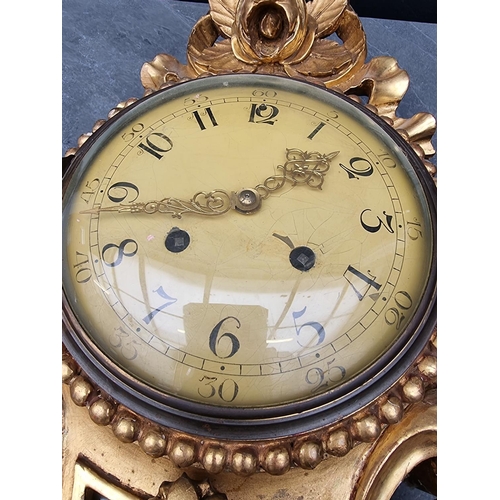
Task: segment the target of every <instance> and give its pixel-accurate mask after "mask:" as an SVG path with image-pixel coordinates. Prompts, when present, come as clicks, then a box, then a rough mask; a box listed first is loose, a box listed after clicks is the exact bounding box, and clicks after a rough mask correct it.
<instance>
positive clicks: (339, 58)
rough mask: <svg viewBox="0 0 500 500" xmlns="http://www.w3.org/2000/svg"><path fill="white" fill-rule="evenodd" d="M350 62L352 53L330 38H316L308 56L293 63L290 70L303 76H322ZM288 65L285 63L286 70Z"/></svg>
mask: <svg viewBox="0 0 500 500" xmlns="http://www.w3.org/2000/svg"><path fill="white" fill-rule="evenodd" d="M351 64H352V54H351V53H350V52H349V51H348V50H346V49H345V47H343V46H342V45H339V44H338V43H337V42H334V41H332V40H316V41H315V42H314V45H313V47H312V50H311V53H310V54H309V56H308V57H307V58H306V59H305V60H304V61H303V62H301V63H298V64H293V65H292V67H291V71H293V72H295V71H296V72H298V73H300V74H301V75H304V76H313V77H323V76H330V75H331V74H332V73H339V72H341V71H342V70H343V69H344V68H346V67H348V66H350V65H351ZM288 68H289V66H288V65H287V72H288Z"/></svg>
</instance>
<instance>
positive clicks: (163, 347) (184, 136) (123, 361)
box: [63, 75, 435, 415]
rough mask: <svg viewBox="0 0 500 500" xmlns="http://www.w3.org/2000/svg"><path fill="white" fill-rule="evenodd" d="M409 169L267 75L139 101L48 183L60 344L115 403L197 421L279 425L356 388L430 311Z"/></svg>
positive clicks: (313, 92) (345, 112)
mask: <svg viewBox="0 0 500 500" xmlns="http://www.w3.org/2000/svg"><path fill="white" fill-rule="evenodd" d="M417 163H418V160H417V158H416V156H415V155H414V154H413V152H412V151H411V150H410V148H409V147H407V146H406V145H405V143H404V141H402V140H400V139H399V138H398V136H397V134H396V133H394V132H393V131H392V129H391V130H390V129H389V127H385V126H384V124H382V123H381V120H379V119H376V117H374V116H373V115H371V114H369V113H367V112H366V111H365V110H364V109H361V106H357V105H354V104H352V103H351V102H350V101H349V100H348V99H346V98H345V97H342V96H338V95H336V94H334V93H332V92H330V91H326V90H324V89H322V88H319V87H316V86H313V85H310V84H306V83H301V82H298V81H293V80H289V79H286V78H280V77H272V76H266V75H264V76H257V75H230V76H217V77H209V78H204V79H199V80H194V81H190V82H186V83H182V84H178V85H176V86H173V87H171V88H168V89H166V90H163V91H160V92H158V93H156V94H154V95H152V96H150V97H148V98H145V99H143V100H142V101H140V102H139V103H137V104H135V105H132V106H131V107H130V108H127V109H125V110H124V111H122V112H121V113H119V115H118V116H117V117H115V119H113V120H111V121H110V122H108V123H107V124H106V126H104V127H103V128H102V131H100V133H98V134H95V137H94V136H93V137H91V139H90V140H89V141H88V143H87V144H86V145H85V146H84V147H82V148H81V150H80V151H79V153H78V154H77V156H76V158H75V160H74V161H73V164H72V167H71V169H70V171H69V172H68V175H67V180H66V187H65V192H64V198H63V291H64V296H65V301H66V321H67V324H68V325H71V327H70V328H69V333H68V335H69V338H71V342H70V343H71V344H72V345H76V346H78V348H77V349H76V350H78V352H79V359H82V358H85V359H91V363H90V365H91V366H94V367H97V371H98V372H100V373H101V372H102V373H103V374H105V375H103V377H104V376H112V377H114V378H115V379H116V380H117V381H119V384H121V386H122V387H125V388H126V389H127V390H129V392H132V391H135V392H142V393H147V394H148V396H150V397H152V398H153V399H156V400H158V401H161V400H163V401H168V404H172V405H173V406H176V405H178V406H179V407H189V408H194V409H195V410H194V411H195V412H198V413H203V412H206V413H207V414H209V413H210V412H212V411H215V412H217V411H218V410H217V409H219V411H220V410H222V413H223V414H224V412H231V411H239V412H241V414H242V415H245V411H246V410H248V411H250V410H252V411H255V410H256V409H257V412H258V410H259V409H262V410H263V411H264V410H265V409H268V410H269V409H271V411H274V412H275V413H276V414H280V412H281V413H283V414H284V413H287V412H288V413H290V411H292V410H291V409H293V408H294V405H305V406H304V408H306V407H308V408H313V407H315V406H317V405H320V404H321V405H324V404H325V403H328V402H332V401H335V400H336V399H338V398H347V397H349V394H355V393H356V391H358V392H359V391H360V390H362V389H363V388H364V387H365V386H367V385H370V384H372V385H373V384H374V383H375V381H376V380H377V379H378V378H380V377H382V376H383V375H384V374H385V373H387V372H388V371H389V370H390V369H391V367H392V366H393V365H395V364H396V362H397V361H398V360H399V359H400V357H402V356H403V355H404V353H405V352H406V351H407V350H408V349H409V348H410V346H411V345H412V343H413V342H414V339H415V338H416V337H417V336H418V335H420V334H421V330H422V328H423V325H424V323H425V321H426V318H427V317H428V315H429V311H430V309H431V302H432V297H433V294H434V287H435V283H434V278H433V276H434V272H435V269H434V267H435V241H434V240H435V236H434V232H435V214H434V203H433V200H432V197H433V193H432V186H431V185H430V184H431V183H430V182H428V181H427V179H426V177H427V174H426V173H425V172H423V173H422V171H420V170H418V168H420V169H422V170H423V168H422V167H421V166H420V167H418V168H417V169H415V167H414V165H415V164H417ZM247 207H249V208H247ZM82 353H83V354H82ZM183 405H187V406H183ZM228 414H230V413H228Z"/></svg>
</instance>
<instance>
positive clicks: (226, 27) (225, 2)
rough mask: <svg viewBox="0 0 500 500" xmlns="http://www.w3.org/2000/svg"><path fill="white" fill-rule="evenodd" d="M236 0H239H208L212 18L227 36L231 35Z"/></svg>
mask: <svg viewBox="0 0 500 500" xmlns="http://www.w3.org/2000/svg"><path fill="white" fill-rule="evenodd" d="M238 1H239V0H215V1H214V0H208V3H209V5H210V14H211V16H212V19H213V20H214V22H215V24H217V26H218V27H219V29H220V30H221V31H222V33H223V34H224V35H225V36H226V37H227V38H230V37H231V31H232V28H233V24H234V19H235V17H236V7H237V5H238Z"/></svg>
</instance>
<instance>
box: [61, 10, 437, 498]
mask: <svg viewBox="0 0 500 500" xmlns="http://www.w3.org/2000/svg"><path fill="white" fill-rule="evenodd" d="M209 4H210V13H209V14H207V15H206V16H204V17H202V18H201V19H200V20H199V21H198V22H197V23H196V25H195V27H194V29H193V31H192V33H191V36H190V39H189V42H188V52H187V54H188V64H187V65H183V64H181V63H180V62H179V61H177V60H176V59H175V58H173V57H172V56H169V55H167V54H159V55H157V56H156V57H155V58H154V60H153V61H151V62H149V63H146V64H144V66H143V68H142V70H141V81H142V84H143V86H144V88H145V95H148V94H150V93H153V92H155V91H157V90H159V89H161V88H164V87H166V86H169V85H171V84H172V83H176V82H179V81H183V80H187V79H192V78H198V77H202V76H205V75H210V74H224V73H235V72H243V73H267V74H278V75H288V76H290V77H293V78H297V79H305V80H308V81H310V82H313V83H317V84H320V85H324V86H325V87H327V88H330V89H335V90H337V91H340V92H342V93H344V94H347V95H349V96H351V97H352V98H353V99H354V100H356V101H358V102H362V101H361V99H360V97H359V96H366V97H367V104H366V106H367V107H368V108H369V109H370V110H372V111H374V112H375V113H377V114H378V115H379V116H381V117H382V118H383V119H384V120H385V121H386V122H388V123H389V124H390V125H391V126H393V127H394V128H395V129H396V130H397V131H398V132H399V133H400V135H401V136H402V137H403V138H404V139H405V140H406V141H407V142H408V143H409V144H410V145H411V147H412V148H413V149H414V150H415V151H416V153H417V154H418V155H419V157H420V158H421V159H422V161H423V162H424V164H425V166H426V168H427V170H428V171H429V173H430V174H431V176H432V177H434V178H435V175H436V169H435V167H434V165H432V164H431V163H430V162H429V161H428V160H427V158H429V157H430V156H432V155H433V154H434V152H435V151H434V149H433V146H432V144H431V138H432V136H433V135H434V132H435V126H436V124H435V119H434V117H432V115H430V114H428V113H418V114H416V115H414V116H413V117H410V118H400V117H398V116H397V115H396V111H397V108H398V105H399V103H400V101H401V99H402V98H403V96H404V94H405V93H406V90H407V88H408V84H409V78H408V75H407V73H406V72H405V71H404V70H402V69H401V68H399V66H398V64H397V62H396V60H395V59H393V58H391V57H376V58H374V59H372V60H371V61H369V62H366V54H367V48H366V39H365V33H364V31H363V28H362V25H361V22H360V20H359V18H358V17H357V15H356V14H355V13H354V11H353V10H352V9H351V7H350V5H349V3H348V2H347V0H312V1H309V2H305V1H304V0H275V1H271V0H209ZM330 35H336V36H337V37H338V39H340V41H341V43H339V42H338V41H335V40H333V39H330V38H329V37H330ZM135 101H136V100H135V99H130V100H128V101H124V102H122V103H120V104H119V105H118V106H117V107H116V108H114V109H113V110H112V111H111V112H110V113H109V117H112V116H114V115H115V114H116V113H119V111H120V110H121V109H123V108H124V107H127V106H128V105H130V104H132V103H133V102H135ZM103 123H104V121H103V120H101V121H99V122H97V123H96V124H95V126H94V129H93V132H95V131H96V130H97V129H98V128H99V127H100V126H101V125H102V124H103ZM90 135H91V134H85V135H83V136H81V137H80V138H79V140H78V147H80V146H81V145H82V144H83V143H84V142H85V141H86V139H87V138H88V137H89V136H90ZM77 149H78V148H74V149H71V150H69V151H68V152H67V153H66V154H67V155H70V154H74V153H75V152H76V150H77ZM283 182H284V181H283ZM269 189H270V188H269ZM62 370H63V373H62V378H63V401H64V408H63V477H64V480H63V499H64V500H70V499H71V500H77V499H78V500H80V499H81V498H83V495H84V494H85V490H86V488H91V489H93V490H95V491H97V492H99V493H101V494H103V495H104V496H106V497H107V498H109V499H110V500H133V499H151V500H167V499H169V500H177V499H179V500H191V499H192V500H198V499H203V498H211V499H212V500H218V499H230V500H239V499H241V500H243V499H245V500H246V499H248V498H261V499H264V498H278V497H277V496H276V495H278V494H279V495H280V496H279V498H284V499H292V498H294V499H295V498H304V499H306V498H307V499H310V498H321V499H330V498H332V499H333V498H335V500H384V499H389V498H390V497H391V496H392V494H393V493H394V491H395V489H396V488H397V486H398V485H399V483H400V482H401V481H402V480H403V479H404V478H405V476H406V475H407V473H408V471H409V470H411V469H412V468H413V467H415V466H416V465H418V464H419V463H420V462H422V461H424V460H426V459H427V458H430V457H433V456H436V454H437V450H436V404H435V400H434V396H435V388H436V379H437V345H436V332H434V334H433V336H432V338H431V341H430V342H429V343H428V345H427V347H426V348H425V350H424V351H423V352H422V353H421V355H420V356H419V357H418V359H417V360H416V361H415V363H414V365H413V367H412V368H411V369H410V370H409V371H408V372H407V373H406V374H405V375H404V376H403V377H402V378H401V379H400V380H399V382H398V383H397V384H396V385H395V386H393V387H391V388H388V390H387V391H386V393H385V394H383V395H382V396H381V397H380V398H379V399H378V400H377V401H374V402H373V404H371V405H369V406H368V407H366V408H363V409H361V410H360V411H359V412H358V413H356V414H354V415H351V416H350V417H348V418H346V419H345V420H344V421H341V422H336V423H335V424H333V425H330V426H327V427H325V428H322V429H319V430H316V431H313V432H309V433H306V434H304V435H298V436H295V437H294V438H293V439H285V438H283V439H278V440H269V441H266V442H261V443H255V442H233V441H216V440H210V439H205V440H200V439H198V438H196V437H195V436H191V435H188V434H185V433H182V432H178V431H174V430H172V429H168V428H164V427H160V426H158V425H157V424H155V423H153V422H151V421H149V420H147V419H145V418H143V417H141V416H139V415H137V414H135V413H133V412H131V411H130V410H129V409H127V408H125V407H124V406H122V405H121V404H120V403H119V402H118V401H115V400H114V399H113V398H111V397H110V396H109V395H108V394H106V393H105V392H104V391H102V390H101V389H100V388H99V387H96V386H95V385H94V384H93V382H92V381H91V380H90V379H89V378H88V377H87V376H86V374H85V373H84V372H82V370H81V369H80V367H79V366H78V365H77V364H76V363H75V361H74V360H73V359H72V357H71V356H70V355H69V353H67V352H66V351H64V352H63V363H62ZM312 469H314V472H311V470H312ZM388 470H390V471H391V473H390V475H389V474H388V473H387V471H388ZM258 472H260V473H258ZM262 472H267V473H268V474H264V473H262ZM285 473H286V476H285V477H286V481H283V479H282V478H280V477H276V476H280V475H282V474H285ZM249 492H252V494H254V496H249ZM255 495H258V496H255Z"/></svg>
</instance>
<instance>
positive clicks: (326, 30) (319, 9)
mask: <svg viewBox="0 0 500 500" xmlns="http://www.w3.org/2000/svg"><path fill="white" fill-rule="evenodd" d="M346 6H347V0H335V1H334V2H332V0H313V1H311V2H308V3H307V4H306V8H307V12H308V13H309V14H310V15H311V16H312V17H313V18H314V19H316V22H317V23H318V28H317V30H316V37H317V38H320V37H325V36H328V35H331V34H332V33H333V32H334V31H335V30H336V29H337V26H338V22H339V18H340V15H341V14H342V12H343V11H344V9H345V8H346Z"/></svg>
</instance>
